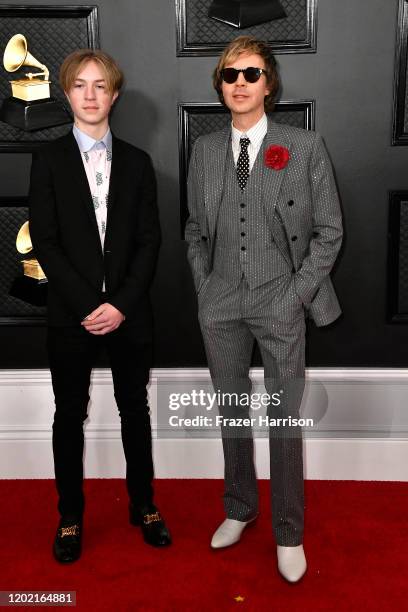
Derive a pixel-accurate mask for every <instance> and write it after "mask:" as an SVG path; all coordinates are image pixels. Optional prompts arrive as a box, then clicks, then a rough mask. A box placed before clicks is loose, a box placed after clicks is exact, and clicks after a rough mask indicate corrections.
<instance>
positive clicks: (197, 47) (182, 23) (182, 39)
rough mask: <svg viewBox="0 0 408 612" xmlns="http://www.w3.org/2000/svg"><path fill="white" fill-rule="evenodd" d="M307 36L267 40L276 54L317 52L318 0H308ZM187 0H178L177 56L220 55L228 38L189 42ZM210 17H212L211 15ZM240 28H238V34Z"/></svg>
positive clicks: (237, 34)
mask: <svg viewBox="0 0 408 612" xmlns="http://www.w3.org/2000/svg"><path fill="white" fill-rule="evenodd" d="M306 1H307V9H306V36H305V38H304V39H303V40H292V41H285V42H283V41H281V42H276V41H273V40H267V41H266V42H267V43H268V45H269V46H270V48H271V49H272V50H273V52H274V53H275V54H286V53H316V49H317V0H306ZM186 2H188V0H176V34H177V57H198V56H206V57H211V56H215V55H220V54H221V53H222V51H223V50H224V48H225V47H226V46H227V44H228V42H229V41H228V40H226V41H225V42H222V43H220V44H211V43H209V44H207V45H201V44H189V43H188V42H187V32H188V20H187V15H186ZM208 19H211V18H210V17H209V18H208ZM234 29H235V28H234ZM249 29H250V28H249ZM239 34H240V30H239V29H236V36H239Z"/></svg>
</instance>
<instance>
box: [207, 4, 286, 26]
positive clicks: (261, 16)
mask: <svg viewBox="0 0 408 612" xmlns="http://www.w3.org/2000/svg"><path fill="white" fill-rule="evenodd" d="M208 16H209V17H210V18H212V19H215V20H216V21H222V22H223V23H226V24H227V25H230V26H233V27H234V28H239V29H242V28H249V27H251V26H255V25H259V24H261V23H266V22H268V21H274V20H275V19H282V18H283V17H287V14H286V12H285V9H284V8H283V7H282V5H281V3H280V2H279V0H213V2H212V3H211V6H210V8H209V11H208Z"/></svg>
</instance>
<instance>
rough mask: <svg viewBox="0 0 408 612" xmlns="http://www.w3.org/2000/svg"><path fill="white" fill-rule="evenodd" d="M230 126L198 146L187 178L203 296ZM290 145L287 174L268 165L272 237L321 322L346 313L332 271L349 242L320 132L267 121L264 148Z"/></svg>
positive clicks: (194, 264) (191, 251)
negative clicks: (343, 242)
mask: <svg viewBox="0 0 408 612" xmlns="http://www.w3.org/2000/svg"><path fill="white" fill-rule="evenodd" d="M230 137H231V129H230V127H229V126H228V127H226V128H224V129H223V130H220V131H219V132H213V133H212V134H207V135H205V136H201V137H200V138H198V139H197V141H196V142H195V143H194V147H193V150H192V154H191V159H190V168H189V176H188V207H189V212H190V216H189V219H188V221H187V224H186V234H185V235H186V240H187V242H188V259H189V262H190V266H191V268H192V272H193V277H194V282H195V286H196V289H197V291H199V290H200V288H201V285H202V284H203V282H204V281H205V279H206V278H207V276H208V275H209V274H210V272H211V270H212V269H213V258H214V245H215V236H216V230H217V223H218V214H219V208H220V204H221V201H222V198H223V191H224V186H225V176H226V163H227V159H228V155H227V153H228V147H230V146H231V145H230ZM271 145H280V146H283V147H286V148H287V149H288V151H289V154H290V159H289V162H288V163H287V165H286V167H285V168H283V169H282V170H274V169H272V168H270V167H267V166H266V165H265V164H263V173H262V181H263V184H262V192H263V206H264V209H265V215H266V219H267V222H268V224H269V227H270V230H271V233H272V236H273V239H274V241H275V243H276V245H277V247H278V248H279V249H280V252H281V254H282V256H283V257H284V258H285V259H286V261H287V262H288V265H289V266H290V267H291V268H292V271H293V273H294V278H295V287H296V292H297V293H298V295H299V297H300V299H301V300H302V301H303V303H304V304H305V306H306V307H307V308H308V310H309V315H310V316H311V317H312V318H313V319H314V321H315V323H316V325H318V326H322V325H328V324H329V323H331V322H332V321H334V320H335V319H336V318H337V317H338V316H339V315H340V313H341V309H340V306H339V303H338V300H337V296H336V294H335V291H334V288H333V285H332V283H331V280H330V277H329V274H330V271H331V269H332V267H333V264H334V262H335V260H336V257H337V254H338V251H339V249H340V245H341V239H342V218H341V210H340V204H339V199H338V195H337V189H336V185H335V182H334V177H333V172H332V167H331V163H330V160H329V158H328V155H327V152H326V149H325V147H324V145H323V142H322V139H321V137H320V136H319V135H318V134H317V133H316V132H308V131H306V130H302V129H298V128H293V127H291V126H287V125H279V124H276V123H274V122H272V121H271V120H270V119H268V132H267V135H266V137H265V141H264V146H265V148H266V149H267V148H268V147H270V146H271Z"/></svg>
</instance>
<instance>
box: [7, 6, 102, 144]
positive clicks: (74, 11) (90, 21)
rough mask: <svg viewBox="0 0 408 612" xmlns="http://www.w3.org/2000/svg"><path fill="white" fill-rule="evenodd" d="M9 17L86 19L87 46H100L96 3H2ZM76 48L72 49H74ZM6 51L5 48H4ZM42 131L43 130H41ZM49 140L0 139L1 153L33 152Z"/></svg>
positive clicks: (94, 47)
mask: <svg viewBox="0 0 408 612" xmlns="http://www.w3.org/2000/svg"><path fill="white" fill-rule="evenodd" d="M7 17H20V18H26V19H27V20H29V19H31V18H33V17H34V18H44V19H46V18H64V17H68V18H70V19H80V20H86V25H87V33H88V40H87V46H88V47H89V48H90V49H97V48H99V23H98V7H97V6H96V5H83V6H81V5H72V6H70V5H63V6H58V5H49V6H47V5H36V6H30V5H13V4H2V5H0V19H5V18H7ZM16 33H17V32H16ZM74 50H75V49H72V51H74ZM2 51H4V50H2ZM39 132H41V130H39ZM47 142H49V141H47V140H42V141H41V142H38V141H34V142H33V141H27V140H26V141H24V140H21V141H11V140H3V141H0V153H32V152H33V151H36V150H37V149H39V148H40V147H42V146H43V145H44V144H46V143H47Z"/></svg>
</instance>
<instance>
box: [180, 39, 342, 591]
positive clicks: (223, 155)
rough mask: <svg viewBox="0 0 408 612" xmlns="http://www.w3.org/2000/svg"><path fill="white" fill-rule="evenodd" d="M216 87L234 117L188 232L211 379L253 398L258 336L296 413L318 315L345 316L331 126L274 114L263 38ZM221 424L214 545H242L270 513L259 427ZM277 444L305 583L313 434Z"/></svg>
mask: <svg viewBox="0 0 408 612" xmlns="http://www.w3.org/2000/svg"><path fill="white" fill-rule="evenodd" d="M214 86H215V88H216V90H217V92H218V94H219V97H220V99H221V101H222V102H223V103H224V104H225V105H226V106H227V107H228V108H229V110H230V111H231V116H232V125H231V127H228V128H226V129H224V130H221V131H219V132H215V133H213V134H208V135H206V136H202V137H200V138H198V139H197V141H196V142H195V144H194V148H193V151H192V155H191V161H190V169H189V178H188V204H189V212H190V216H189V219H188V221H187V226H186V240H187V242H188V247H189V248H188V258H189V262H190V265H191V268H192V272H193V276H194V282H195V286H196V290H197V294H198V305H199V321H200V326H201V331H202V334H203V339H204V344H205V349H206V354H207V358H208V364H209V368H210V372H211V377H212V381H213V384H214V388H215V390H220V391H221V392H224V393H231V392H236V393H250V389H251V383H250V380H249V368H250V362H251V356H252V350H253V345H254V340H256V341H257V343H258V346H259V349H260V352H261V355H262V360H263V365H264V376H265V387H266V390H267V392H268V393H269V395H270V396H272V395H273V394H274V393H276V392H278V393H279V394H280V404H279V406H272V405H270V406H269V407H268V414H269V416H271V417H282V418H287V417H293V418H296V417H297V416H298V414H299V407H300V402H301V399H302V394H303V388H304V343H305V312H307V313H308V314H309V316H310V317H312V318H313V319H314V321H315V323H316V325H328V324H329V323H331V322H332V321H334V320H335V319H336V318H337V317H338V316H339V315H340V312H341V311H340V307H339V304H338V301H337V298H336V295H335V292H334V289H333V286H332V284H331V281H330V278H329V273H330V271H331V269H332V267H333V264H334V262H335V259H336V256H337V253H338V251H339V248H340V244H341V237H342V222H341V211H340V206H339V201H338V196H337V191H336V186H335V182H334V178H333V173H332V169H331V165H330V161H329V159H328V156H327V153H326V150H325V148H324V145H323V143H322V140H321V138H320V136H319V135H318V134H316V133H312V132H307V131H305V130H300V129H297V128H292V127H289V126H285V125H277V124H276V123H274V122H272V121H270V120H269V119H267V117H266V115H265V109H266V110H270V109H271V108H272V107H273V101H274V98H275V96H276V93H277V90H278V87H279V80H278V75H277V71H276V64H275V60H274V58H273V56H272V55H271V53H270V51H269V49H268V47H267V46H266V45H265V44H264V43H262V42H259V41H256V40H255V39H253V38H251V37H246V36H241V37H239V38H237V39H235V40H234V41H232V42H231V43H230V44H229V45H228V47H227V48H226V50H225V51H224V53H223V54H222V56H221V58H220V60H219V62H218V66H217V68H216V70H215V72H214ZM219 410H220V412H221V413H222V414H224V415H226V416H227V417H229V416H231V415H232V414H234V415H236V416H238V415H239V416H241V417H242V416H245V414H247V408H244V407H240V406H238V405H236V406H232V407H231V406H229V407H226V406H219ZM227 422H228V420H227V419H226V423H227ZM286 422H288V420H287V421H286ZM221 429H222V439H223V450H224V459H225V492H224V508H225V512H226V520H225V521H224V522H223V523H222V524H221V525H220V527H219V528H218V529H217V531H216V532H215V533H214V535H213V538H212V542H211V546H212V547H213V548H222V547H226V546H230V545H231V544H235V543H236V542H238V541H239V539H240V537H241V534H242V532H243V530H244V528H245V527H246V526H247V525H248V523H250V522H251V521H253V520H254V519H255V518H256V516H257V513H258V495H257V483H256V474H255V468H254V461H253V440H252V432H251V428H250V427H245V428H241V430H240V431H239V433H238V434H236V433H233V432H232V431H231V428H228V426H223V427H222V428H221ZM289 429H290V431H289ZM269 443H270V471H271V495H272V515H273V530H274V535H275V539H276V543H277V559H278V569H279V571H280V573H281V574H282V575H283V576H284V577H285V578H286V579H287V580H289V581H290V582H296V581H297V580H299V579H300V578H301V577H302V575H303V574H304V572H305V571H306V559H305V555H304V550H303V544H302V542H303V513H304V502H303V462H302V436H301V431H300V429H299V428H288V427H285V428H273V427H270V428H269Z"/></svg>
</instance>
